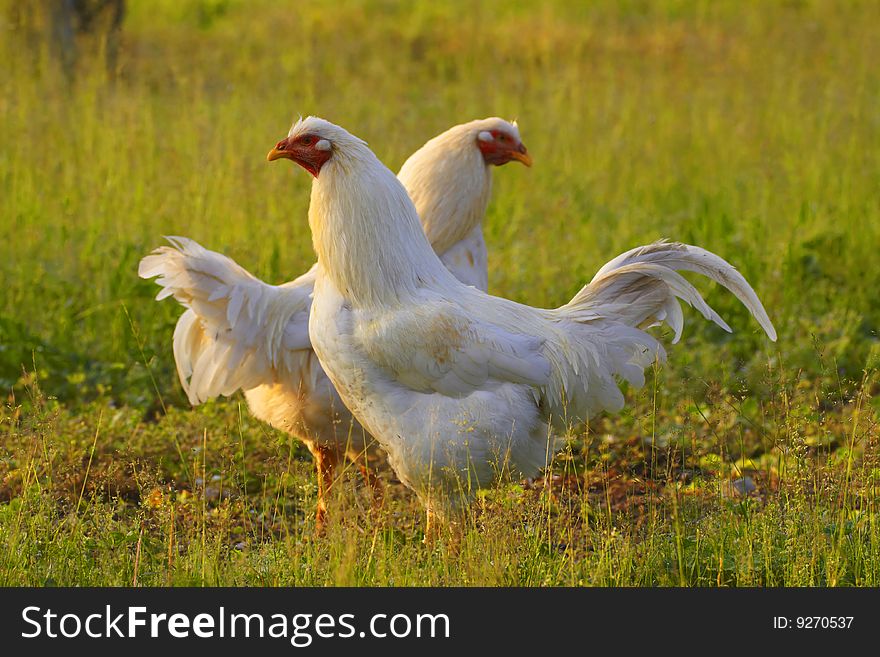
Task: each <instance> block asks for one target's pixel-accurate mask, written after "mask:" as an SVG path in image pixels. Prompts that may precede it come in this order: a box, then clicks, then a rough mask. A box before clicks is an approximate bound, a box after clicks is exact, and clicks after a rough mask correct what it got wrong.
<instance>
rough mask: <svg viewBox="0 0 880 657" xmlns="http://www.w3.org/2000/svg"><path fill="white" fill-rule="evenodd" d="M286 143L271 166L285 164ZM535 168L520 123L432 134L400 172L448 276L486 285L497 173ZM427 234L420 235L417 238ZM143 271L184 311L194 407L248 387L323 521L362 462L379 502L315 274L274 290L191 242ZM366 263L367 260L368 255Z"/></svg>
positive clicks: (184, 356)
mask: <svg viewBox="0 0 880 657" xmlns="http://www.w3.org/2000/svg"><path fill="white" fill-rule="evenodd" d="M284 143H285V142H279V144H278V145H277V147H276V149H274V150H273V151H272V153H273V154H272V155H271V156H270V159H277V158H282V157H289V156H290V154H289V153H287V152H285V151H284ZM309 148H310V152H311V153H312V156H311V157H309V158H303V159H301V161H300V164H301V165H302V166H304V167H305V168H307V169H309V170H313V171H314V173H315V175H317V171H318V170H319V169H320V162H321V160H322V159H323V158H324V157H326V156H329V154H330V151H329V150H325V144H324V143H323V142H321V141H320V140H318V139H315V140H314V141H313V142H312V143H311V144H310V145H309ZM513 160H516V161H519V162H522V163H523V164H525V165H527V166H530V165H531V159H530V157H529V155H528V153H527V151H526V148H525V146H523V144H522V141H521V139H520V135H519V129H518V128H517V126H516V124H515V123H509V122H507V121H504V120H503V119H499V118H488V119H482V120H477V121H471V122H469V123H464V124H461V125H457V126H455V127H453V128H450V129H449V130H447V131H446V132H444V133H442V134H440V135H438V136H437V137H434V138H433V139H431V140H430V141H429V142H427V143H426V144H425V145H424V146H422V148H420V149H419V150H418V151H416V152H415V153H414V154H413V155H412V156H410V158H409V159H408V160H407V161H406V162H405V163H404V165H403V167H402V168H401V170H400V174H399V180H400V182H401V184H402V185H403V187H404V188H405V189H406V190H408V192H409V194H410V195H411V197H412V201H413V202H414V203H415V207H416V208H417V209H418V212H419V216H420V217H421V218H422V221H423V223H424V230H425V232H426V233H427V235H428V241H429V242H430V243H431V244H432V245H434V249H435V250H436V253H437V255H436V256H434V257H435V258H436V257H437V256H439V257H440V259H441V261H442V262H443V263H444V264H445V265H446V267H448V268H449V271H451V272H452V275H454V276H455V277H457V278H458V279H459V280H461V281H462V282H463V283H464V284H466V285H472V286H476V287H479V288H480V289H482V290H485V289H486V288H487V284H488V283H487V266H488V262H487V251H486V243H485V241H484V239H483V229H482V221H483V217H484V216H485V214H486V208H487V206H488V203H489V198H490V196H491V190H492V172H491V166H492V165H502V164H505V163H507V162H510V161H513ZM420 232H421V229H420ZM167 239H168V241H169V242H170V243H171V246H164V247H160V248H158V249H156V250H155V251H154V252H153V253H152V254H151V255H148V256H146V257H145V258H143V259H142V260H141V262H140V266H139V267H138V274H139V275H140V276H141V277H142V278H152V277H154V276H156V277H158V278H157V279H156V283H157V284H159V285H161V286H162V290H161V291H160V292H159V294H158V295H157V297H156V299H157V300H161V299H164V298H166V297H168V296H173V297H174V298H175V299H176V300H177V301H178V302H179V303H180V304H181V305H183V306H184V307H185V308H187V310H186V312H184V313H183V315H182V316H181V317H180V319H179V320H178V322H177V326H176V328H175V330H174V340H173V345H174V359H175V361H176V364H177V372H178V375H179V376H180V382H181V384H182V385H183V388H184V390H185V391H186V394H187V396H188V398H189V401H190V403H191V404H192V405H193V406H197V405H199V404H201V403H202V402H204V401H207V400H208V399H211V398H214V397H217V396H219V395H227V396H228V395H232V394H233V393H235V392H236V391H237V390H243V391H244V394H245V397H246V399H247V402H248V406H249V407H250V409H251V412H252V413H253V414H254V415H255V416H256V417H257V418H259V419H260V420H263V421H265V422H268V423H269V424H270V425H272V426H273V427H275V428H276V429H280V430H282V431H285V432H287V433H289V434H291V435H293V436H294V437H296V438H298V439H299V440H301V441H302V442H304V443H305V444H306V446H307V447H308V449H309V451H310V452H311V453H312V456H313V457H314V459H315V467H316V468H317V471H318V505H317V513H316V524H317V527H318V530H319V531H320V530H321V528H322V527H323V525H324V522H325V520H326V515H327V504H326V496H327V491H328V490H329V488H330V486H331V484H332V482H333V477H334V469H335V467H336V465H337V464H338V463H339V462H340V461H341V460H343V459H344V458H345V457H346V456H347V457H348V458H350V459H351V460H352V461H353V462H356V463H358V464H359V467H360V469H361V471H362V472H363V474H364V477H365V478H366V479H367V481H368V482H369V483H370V484H371V486H373V488H374V491H375V492H376V493H377V494H378V493H379V489H378V481H377V479H376V478H375V475H374V474H373V473H372V472H370V469H369V467H368V465H367V461H366V455H367V450H368V449H369V448H370V446H371V445H373V444H374V443H375V441H374V440H373V439H372V438H371V437H370V436H369V435H368V434H367V433H366V432H365V431H364V430H363V428H362V427H361V425H360V424H359V423H358V422H357V420H355V419H354V418H353V417H352V415H351V413H350V412H349V411H348V409H347V408H346V407H345V405H344V404H343V403H342V401H341V400H340V398H339V395H338V394H337V392H336V390H335V389H334V387H333V384H332V383H331V382H330V380H329V379H328V378H327V376H326V374H325V373H324V371H323V369H322V368H321V364H320V363H319V362H318V359H317V357H316V356H315V353H314V351H312V348H311V342H310V339H309V329H308V321H309V310H310V306H311V296H312V288H313V286H314V281H315V277H316V274H317V271H316V268H315V267H312V268H311V269H310V270H309V271H308V272H306V273H305V274H303V275H302V276H300V277H299V278H297V279H295V280H293V281H291V282H289V283H284V284H283V285H277V286H276V285H269V284H267V283H264V282H263V281H261V280H259V279H258V278H256V277H255V276H253V275H251V274H250V273H249V272H247V271H246V270H245V269H243V268H242V267H240V266H239V265H238V264H236V263H235V262H234V261H233V260H231V259H230V258H227V257H226V256H224V255H221V254H219V253H215V252H213V251H209V250H207V249H205V248H204V247H202V246H200V245H199V244H198V243H196V242H194V241H193V240H190V239H187V238H184V237H169V238H167ZM365 257H366V258H368V259H371V258H372V256H371V255H370V254H365Z"/></svg>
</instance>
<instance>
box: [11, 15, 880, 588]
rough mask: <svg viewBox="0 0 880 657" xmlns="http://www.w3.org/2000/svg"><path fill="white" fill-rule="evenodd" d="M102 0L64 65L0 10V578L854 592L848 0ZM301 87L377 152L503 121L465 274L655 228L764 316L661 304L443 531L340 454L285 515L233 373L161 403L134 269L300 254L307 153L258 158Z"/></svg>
mask: <svg viewBox="0 0 880 657" xmlns="http://www.w3.org/2000/svg"><path fill="white" fill-rule="evenodd" d="M129 4H130V11H129V15H128V16H127V19H126V22H125V25H124V29H123V50H122V53H121V56H120V61H119V64H120V71H119V75H118V76H117V79H116V80H115V83H114V82H111V81H109V80H107V79H106V75H105V72H104V69H103V67H102V66H101V65H100V62H99V61H98V59H99V55H100V52H99V51H100V46H99V45H95V44H94V43H88V42H87V41H84V42H83V44H82V46H83V57H82V61H81V62H80V66H79V71H78V74H77V77H76V80H75V82H73V83H68V82H67V81H65V80H64V78H63V77H62V76H61V75H60V74H59V73H58V71H57V70H56V67H55V66H54V65H53V62H52V60H51V58H50V57H49V56H48V52H47V48H46V44H45V42H44V41H42V40H41V39H40V37H39V33H38V32H37V31H36V30H35V25H37V24H38V23H39V17H38V16H37V17H31V19H28V20H29V21H30V22H27V21H26V22H25V23H24V24H22V23H19V22H16V21H18V20H19V19H18V18H15V16H16V15H17V12H16V11H14V10H13V5H14V3H12V2H11V1H9V0H7V1H6V2H4V3H0V7H2V11H0V21H2V22H3V23H2V25H0V27H2V28H3V32H4V38H3V39H2V41H0V61H2V62H3V64H2V65H0V66H2V68H0V125H3V126H4V128H5V129H4V130H3V138H2V142H0V282H2V286H0V385H2V389H3V395H4V397H5V401H4V404H3V407H2V410H0V435H2V441H0V584H4V585H14V584H28V585H30V584H33V585H42V584H53V583H54V584H82V585H85V584H94V585H99V584H114V585H122V584H132V583H133V582H135V581H136V582H137V583H138V584H143V585H162V584H180V585H184V584H188V585H198V584H234V585H264V584H268V585H275V584H307V585H325V584H364V585H386V584H405V585H425V584H438V585H445V584H465V585H472V584H474V585H475V584H490V585H494V584H512V585H554V584H575V585H581V584H584V585H591V584H601V585H679V584H685V585H707V586H711V585H768V586H776V585H862V586H877V585H878V584H880V560H878V558H877V557H878V556H880V554H878V552H880V527H878V502H880V498H878V493H880V491H878V488H877V486H878V483H880V453H878V429H877V426H876V421H877V409H878V404H877V403H876V402H875V400H874V398H873V395H874V394H875V393H876V391H877V386H878V379H877V376H876V372H875V365H876V358H877V354H878V351H877V350H878V347H877V346H876V345H877V333H876V331H877V327H878V324H880V303H878V301H877V296H876V290H877V289H880V264H878V260H877V258H876V249H877V244H880V194H878V190H880V69H878V67H877V66H876V65H875V62H876V61H880V41H878V40H877V38H876V35H877V33H878V31H880V14H878V13H877V12H876V7H875V6H874V5H873V3H870V2H831V1H819V0H816V1H808V0H803V1H796V0H792V1H789V2H761V3H758V2H753V3H743V2H740V1H735V0H721V1H717V2H685V1H678V0H661V1H657V2H647V1H642V0H627V1H626V2H612V1H610V0H608V1H600V2H592V3H576V2H562V1H555V2H543V3H540V5H539V4H537V3H535V4H532V3H511V2H502V1H500V0H498V1H495V0H493V1H489V2H480V3H465V2H461V3H448V4H447V3H420V4H419V5H418V6H417V7H412V6H410V4H409V3H395V2H390V1H387V0H362V1H357V2H344V3H341V4H339V3H326V4H321V3H316V4H310V5H308V6H300V5H302V3H292V2H291V3H289V4H283V3H278V2H269V1H268V0H260V1H257V2H243V1H242V0H227V1H224V0H199V1H192V2H185V3H177V2H171V0H162V1H159V2H146V1H144V0H140V1H138V0H132V2H130V3H129ZM300 113H302V114H318V115H321V116H324V117H325V118H328V119H330V120H332V121H335V122H338V123H340V124H342V125H344V126H346V127H347V128H349V129H351V130H352V131H353V132H355V133H356V134H358V135H359V136H362V137H364V138H366V139H367V140H368V141H369V142H370V144H371V146H372V147H373V148H374V150H375V151H376V153H377V154H378V155H379V157H380V158H381V159H383V161H385V162H386V163H387V164H388V165H389V166H391V167H392V168H395V169H396V168H397V167H399V166H400V164H401V163H402V162H403V160H404V159H405V157H406V156H407V155H408V154H409V153H410V152H412V151H413V150H415V149H416V148H418V147H419V146H420V145H421V144H422V143H424V141H425V140H427V139H428V138H429V137H431V136H433V135H434V134H436V133H438V132H440V131H442V130H444V129H446V128H447V127H449V126H450V125H452V124H454V123H459V122H462V121H466V120H470V119H472V118H475V117H481V116H487V115H501V116H505V117H516V118H518V119H519V122H520V127H521V131H522V134H523V139H524V141H525V143H526V144H527V145H528V147H529V150H530V152H531V153H532V154H533V156H534V158H535V166H534V167H533V168H532V169H525V168H522V167H516V166H510V167H504V168H503V169H500V170H498V171H497V172H496V176H495V182H496V184H495V192H494V197H493V202H492V204H491V207H490V210H489V215H488V217H487V238H488V241H489V244H490V249H491V260H490V287H491V291H492V292H494V293H496V294H499V295H503V296H508V297H511V298H514V299H517V300H519V301H523V302H526V303H530V304H533V305H539V306H553V305H558V304H560V303H563V302H564V301H566V300H567V299H568V298H570V297H571V295H572V294H573V293H574V292H575V291H576V290H577V289H578V288H579V287H580V286H581V285H582V284H583V283H584V282H585V281H586V280H589V278H591V277H592V274H593V273H594V272H595V271H596V269H598V268H599V267H600V266H601V265H602V264H604V262H606V261H607V260H609V259H610V258H611V257H613V256H615V255H617V254H618V253H620V252H622V251H624V250H626V249H629V248H631V247H633V246H635V245H638V244H643V243H646V242H648V241H651V240H654V239H657V238H659V237H669V238H673V239H676V240H681V241H685V242H689V243H692V244H698V245H700V246H703V247H705V248H708V249H710V250H712V251H714V252H716V253H718V254H720V255H722V256H723V257H725V258H726V259H728V260H730V261H731V262H732V263H734V264H735V265H736V266H738V267H739V268H740V269H741V270H742V271H743V273H744V274H745V275H746V277H747V278H748V279H749V280H750V281H751V282H752V283H753V285H754V286H755V288H756V290H757V292H758V294H759V296H760V297H761V299H762V300H763V301H764V304H765V306H766V307H767V309H768V311H769V313H770V315H771V318H772V319H773V321H774V323H775V324H776V327H777V329H778V331H779V342H778V343H777V344H775V345H773V344H771V343H769V342H768V341H767V340H766V338H764V337H763V336H762V335H761V334H760V333H759V329H758V327H757V325H756V324H755V322H754V321H752V320H751V319H750V318H749V317H748V316H747V314H746V312H745V311H744V309H742V308H741V307H740V306H739V305H738V303H737V302H736V300H735V299H733V298H732V297H731V296H730V295H727V294H724V293H723V291H718V290H716V289H710V288H709V286H707V285H705V284H704V283H702V282H700V281H696V282H697V285H698V286H699V287H700V288H701V289H703V290H705V291H706V292H707V299H708V300H709V302H710V303H711V304H712V305H713V306H714V307H715V308H716V309H717V310H718V311H719V312H720V313H721V314H722V315H723V316H724V317H725V318H726V319H727V320H728V322H729V323H730V324H731V326H733V327H734V330H735V333H734V334H733V335H727V334H725V333H723V332H721V331H720V330H718V329H717V328H715V327H713V326H711V325H709V324H708V323H706V322H704V321H703V320H702V319H701V318H699V317H697V316H696V314H695V313H693V312H689V313H687V316H686V317H687V325H686V328H685V337H684V339H683V340H682V342H681V343H680V344H678V345H674V346H669V363H668V364H667V365H666V366H665V367H664V368H663V369H662V370H658V371H657V372H655V373H654V375H653V377H649V379H652V380H651V381H650V383H649V385H648V386H646V387H645V388H644V389H643V390H640V391H628V393H627V397H628V402H629V403H628V407H627V410H625V411H624V412H622V413H621V414H619V415H616V416H608V417H600V418H597V419H596V420H595V421H594V422H592V423H591V426H590V427H589V428H585V429H584V430H583V431H581V432H579V433H578V434H577V435H575V436H573V440H572V443H571V445H570V446H569V448H568V449H567V450H566V451H565V452H563V453H562V454H561V455H560V456H559V458H558V459H557V461H556V463H555V464H554V468H553V472H552V473H550V475H548V478H547V479H546V480H544V479H540V480H537V481H534V482H524V483H516V482H515V483H512V484H510V485H509V486H507V487H504V488H501V489H498V490H495V491H491V492H489V493H487V494H486V495H485V496H482V497H481V498H480V500H479V503H478V504H476V505H475V507H474V511H473V514H472V517H471V518H470V521H469V523H468V524H467V526H466V527H465V535H464V538H463V540H462V544H461V547H460V549H459V550H458V551H456V550H454V549H452V547H451V545H450V544H448V543H447V542H446V541H441V542H440V543H439V545H437V546H436V547H434V548H433V549H429V548H426V547H424V546H423V545H422V544H421V537H422V529H423V525H422V523H423V519H422V517H421V511H420V508H419V505H418V503H417V502H416V501H415V500H414V499H413V497H412V496H411V495H409V494H408V493H407V492H406V491H405V490H404V489H402V488H401V487H400V486H399V485H395V484H394V483H393V482H389V486H388V499H387V501H386V504H385V507H384V508H383V509H382V510H381V512H379V513H378V514H372V513H371V512H370V509H369V506H370V504H369V496H368V495H367V493H366V492H365V491H364V490H363V488H362V486H361V484H360V481H359V477H358V476H355V475H354V474H353V473H346V474H345V475H344V476H343V478H342V481H341V483H340V485H339V486H338V487H337V493H336V499H335V500H334V504H333V511H334V518H335V519H334V522H333V523H332V524H331V526H330V528H329V531H328V535H327V536H326V537H325V538H324V539H322V540H314V539H313V538H312V532H313V520H312V518H311V510H312V508H313V505H314V501H315V495H316V482H315V477H314V475H313V472H312V465H311V462H310V461H309V459H308V456H307V453H306V452H305V450H304V449H302V448H301V447H300V446H299V445H298V444H296V443H295V442H292V441H291V440H290V439H289V438H288V437H287V436H285V435H283V434H280V433H278V432H275V431H273V430H271V429H269V428H268V427H266V426H265V425H262V424H260V423H259V422H257V421H255V420H253V419H252V418H250V417H249V416H248V413H247V408H246V405H245V404H244V401H243V399H242V398H241V397H240V396H237V397H235V398H233V399H230V400H227V399H222V400H217V401H216V402H213V403H210V404H207V405H205V406H204V407H200V408H198V409H195V410H191V409H189V407H188V405H187V404H186V401H185V398H184V397H183V395H182V393H181V391H180V389H179V384H178V382H177V378H176V374H175V372H174V365H173V359H172V355H171V348H170V338H171V332H172V330H173V326H174V323H175V321H176V319H177V317H178V316H179V313H180V310H179V307H178V306H177V305H176V304H174V303H173V302H170V301H166V302H163V303H156V302H154V301H153V300H152V297H153V296H154V294H155V292H156V291H157V289H158V288H156V287H155V286H154V285H152V284H151V283H149V282H145V281H141V280H139V279H138V278H137V276H136V268H137V262H138V260H139V259H140V257H142V256H143V255H144V254H146V253H147V252H149V251H150V250H151V249H152V248H154V247H155V246H158V245H159V244H160V243H161V236H162V235H165V234H181V235H187V236H189V237H192V238H194V239H196V240H198V241H199V242H201V243H202V244H204V245H205V246H207V247H208V248H212V249H215V250H218V251H222V252H224V253H226V254H228V255H230V256H231V257H233V258H235V259H236V260H237V261H238V262H239V263H241V264H242V265H243V266H245V267H247V268H248V269H250V270H251V271H252V272H254V273H255V274H257V275H258V276H261V277H263V278H264V279H266V280H268V281H271V282H281V281H283V280H288V279H290V278H292V277H293V276H295V275H296V274H298V273H300V272H302V271H303V270H304V269H305V268H306V267H307V266H308V265H310V264H311V262H312V258H313V256H312V252H311V243H310V236H309V232H308V225H307V222H306V209H307V205H308V194H309V182H308V178H307V176H305V175H304V174H302V173H301V172H299V173H298V172H295V171H294V172H292V171H291V169H290V168H289V167H273V166H268V165H267V164H266V163H265V161H264V158H265V153H266V152H267V151H268V149H269V148H270V147H271V146H272V145H273V144H274V143H275V141H277V139H279V138H280V137H281V136H283V135H284V134H286V131H287V128H288V126H289V122H290V120H291V118H292V117H294V116H295V115H296V114H300ZM386 476H387V475H386ZM744 477H748V478H749V479H750V480H751V481H753V482H754V484H755V486H756V490H754V491H753V492H751V493H749V494H748V495H745V496H743V495H740V494H739V493H738V492H737V486H740V484H741V480H742V478H744ZM205 482H207V484H206V483H205Z"/></svg>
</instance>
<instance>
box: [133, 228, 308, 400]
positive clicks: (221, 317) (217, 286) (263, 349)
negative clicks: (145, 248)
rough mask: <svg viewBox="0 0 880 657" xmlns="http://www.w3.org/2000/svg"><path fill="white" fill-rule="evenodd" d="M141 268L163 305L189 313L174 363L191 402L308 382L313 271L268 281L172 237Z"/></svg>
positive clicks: (178, 333) (179, 331)
mask: <svg viewBox="0 0 880 657" xmlns="http://www.w3.org/2000/svg"><path fill="white" fill-rule="evenodd" d="M167 239H168V241H169V242H170V243H171V246H164V247H160V248H158V249H156V250H155V251H154V252H153V253H152V254H150V255H148V256H146V257H145V258H143V259H142V260H141V262H140V266H139V267H138V274H139V275H140V276H141V277H142V278H153V277H157V279H156V283H158V284H159V285H161V286H162V290H160V292H159V294H158V295H157V296H156V298H157V299H164V298H166V297H169V296H173V297H174V298H175V299H176V300H177V301H178V302H179V303H180V304H181V305H183V306H184V307H186V308H187V310H186V312H184V313H183V315H182V316H181V317H180V319H179V320H178V322H177V326H176V328H175V330H174V360H175V362H176V364H177V373H178V376H179V377H180V382H181V384H182V385H183V388H184V390H185V391H186V393H187V397H188V398H189V401H190V403H192V404H193V405H197V404H200V403H202V402H204V401H206V400H207V399H210V398H212V397H216V396H218V395H231V394H233V393H234V392H235V391H236V390H239V389H244V390H248V389H250V388H254V387H256V386H258V385H261V384H264V383H272V382H273V381H275V380H277V379H278V377H284V379H285V380H288V381H290V380H296V378H297V377H306V376H310V374H309V373H308V372H306V371H304V370H306V369H308V367H309V363H310V362H311V359H309V357H308V356H309V350H310V349H311V344H310V342H309V340H308V314H309V307H310V305H311V292H312V287H313V284H314V273H313V271H310V272H309V273H307V274H305V275H303V276H301V277H300V278H298V279H296V280H295V281H292V282H291V283H287V284H285V285H280V286H274V285H267V284H266V283H263V282H262V281H260V280H259V279H257V278H256V277H254V276H253V275H251V274H250V273H249V272H247V271H246V270H245V269H243V268H242V267H240V266H239V265H238V264H236V263H235V262H234V261H233V260H231V259H230V258H227V257H226V256H223V255H221V254H219V253H215V252H213V251H209V250H207V249H205V248H204V247H202V246H201V245H199V244H198V243H196V242H194V241H192V240H190V239H187V238H184V237H169V238H167Z"/></svg>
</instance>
